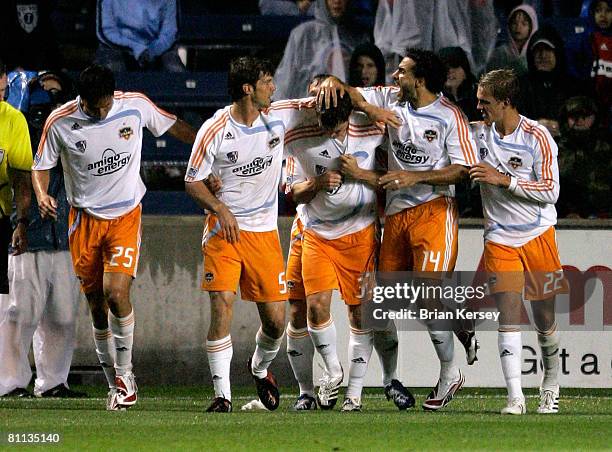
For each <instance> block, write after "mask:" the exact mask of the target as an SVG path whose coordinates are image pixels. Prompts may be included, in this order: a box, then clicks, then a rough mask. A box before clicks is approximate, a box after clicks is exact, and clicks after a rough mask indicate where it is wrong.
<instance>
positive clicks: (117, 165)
mask: <svg viewBox="0 0 612 452" xmlns="http://www.w3.org/2000/svg"><path fill="white" fill-rule="evenodd" d="M130 158H132V156H131V155H130V154H129V153H128V152H119V153H116V152H115V151H114V150H112V149H110V148H107V149H105V150H104V152H103V153H102V158H101V159H100V160H97V161H95V162H93V163H90V164H88V165H87V171H90V172H93V174H92V175H93V176H107V175H109V174H113V173H116V172H117V171H119V170H120V169H122V168H123V167H125V166H126V165H127V164H128V163H129V162H130Z"/></svg>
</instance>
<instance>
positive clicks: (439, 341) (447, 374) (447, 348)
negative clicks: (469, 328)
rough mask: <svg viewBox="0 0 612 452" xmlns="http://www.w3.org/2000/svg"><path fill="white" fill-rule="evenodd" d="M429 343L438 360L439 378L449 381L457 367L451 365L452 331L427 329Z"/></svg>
mask: <svg viewBox="0 0 612 452" xmlns="http://www.w3.org/2000/svg"><path fill="white" fill-rule="evenodd" d="M429 337H430V339H431V343H432V344H433V346H434V348H435V349H436V353H437V355H438V359H439V360H440V380H441V381H449V380H452V379H453V378H455V377H456V376H457V373H458V370H457V367H456V366H454V365H453V356H454V353H455V346H454V345H455V343H454V339H453V332H452V331H431V330H430V331H429Z"/></svg>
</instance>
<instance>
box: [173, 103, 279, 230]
mask: <svg viewBox="0 0 612 452" xmlns="http://www.w3.org/2000/svg"><path fill="white" fill-rule="evenodd" d="M230 108H231V106H227V107H225V108H222V109H220V110H217V112H216V113H215V114H214V115H213V117H212V118H210V119H208V120H207V121H206V122H205V123H204V124H203V125H202V127H200V130H199V131H198V135H197V137H196V141H195V143H194V145H193V150H192V151H191V157H190V158H189V165H188V167H187V174H186V175H185V181H187V182H193V181H199V180H203V179H206V178H207V177H208V176H209V175H210V174H214V175H215V176H217V177H219V178H221V182H222V187H221V190H219V192H218V193H217V194H216V195H217V197H218V198H219V200H221V201H222V202H223V203H224V204H225V205H226V206H227V207H228V208H229V210H230V211H231V212H232V213H233V214H234V216H235V217H236V221H238V226H239V227H240V229H243V230H245V231H258V232H263V231H273V230H275V229H277V227H278V226H277V218H278V186H279V182H280V177H281V168H282V163H283V147H284V146H283V140H284V138H285V126H284V124H283V122H282V121H281V120H279V119H277V118H274V117H272V116H269V115H268V114H266V113H263V112H261V113H260V114H259V117H258V118H257V119H256V120H255V122H253V124H252V125H251V127H248V126H246V125H244V124H240V123H238V122H237V121H235V120H234V119H233V118H232V116H231V114H230Z"/></svg>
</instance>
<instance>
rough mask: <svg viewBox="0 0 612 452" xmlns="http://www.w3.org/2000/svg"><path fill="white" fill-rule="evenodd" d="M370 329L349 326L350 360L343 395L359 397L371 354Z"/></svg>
mask: <svg viewBox="0 0 612 452" xmlns="http://www.w3.org/2000/svg"><path fill="white" fill-rule="evenodd" d="M372 339H373V338H372V330H358V329H355V328H353V327H351V334H350V338H349V347H348V354H349V360H350V368H349V380H348V387H347V388H346V395H345V397H347V398H349V397H357V398H359V399H361V390H362V389H363V379H364V377H365V375H366V372H367V371H368V364H369V363H370V357H371V356H372V347H373V344H372Z"/></svg>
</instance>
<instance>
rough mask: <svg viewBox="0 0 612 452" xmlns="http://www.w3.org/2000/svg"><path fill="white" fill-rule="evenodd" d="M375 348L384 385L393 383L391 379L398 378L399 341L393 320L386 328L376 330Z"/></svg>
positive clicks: (374, 334) (374, 333)
mask: <svg viewBox="0 0 612 452" xmlns="http://www.w3.org/2000/svg"><path fill="white" fill-rule="evenodd" d="M373 336H374V339H373V341H374V350H376V353H378V359H379V360H380V365H381V367H382V370H383V376H382V378H383V385H385V386H387V385H389V384H391V380H397V349H398V344H399V341H398V339H397V329H396V328H395V322H393V321H392V320H390V321H389V323H388V324H387V327H386V329H384V330H375V331H374V332H373Z"/></svg>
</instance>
